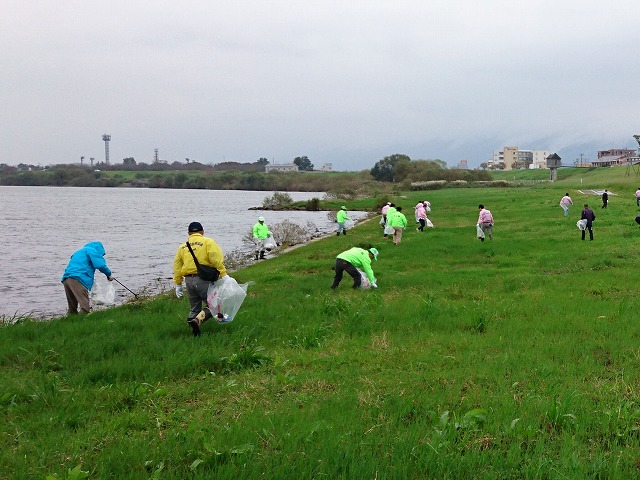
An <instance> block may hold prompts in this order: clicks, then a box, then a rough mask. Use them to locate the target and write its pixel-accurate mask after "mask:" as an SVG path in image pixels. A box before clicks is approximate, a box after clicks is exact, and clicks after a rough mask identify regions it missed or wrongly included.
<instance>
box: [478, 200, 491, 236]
mask: <svg viewBox="0 0 640 480" xmlns="http://www.w3.org/2000/svg"><path fill="white" fill-rule="evenodd" d="M478 210H480V213H479V215H478V226H479V227H480V229H481V230H482V233H484V235H485V237H486V236H487V235H489V240H493V215H492V214H491V211H489V210H487V209H486V208H484V205H483V204H480V205H478ZM480 241H482V242H484V237H482V238H481V239H480Z"/></svg>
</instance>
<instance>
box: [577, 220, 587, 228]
mask: <svg viewBox="0 0 640 480" xmlns="http://www.w3.org/2000/svg"><path fill="white" fill-rule="evenodd" d="M576 227H578V230H586V229H587V219H586V218H583V219H582V220H578V221H577V222H576Z"/></svg>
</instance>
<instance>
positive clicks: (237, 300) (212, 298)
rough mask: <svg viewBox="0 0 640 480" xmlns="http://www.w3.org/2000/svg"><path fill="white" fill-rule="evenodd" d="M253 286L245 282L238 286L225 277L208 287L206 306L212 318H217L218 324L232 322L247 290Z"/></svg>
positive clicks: (232, 279)
mask: <svg viewBox="0 0 640 480" xmlns="http://www.w3.org/2000/svg"><path fill="white" fill-rule="evenodd" d="M253 284H254V282H247V283H243V284H242V285H239V284H238V282H236V280H235V279H234V278H232V277H230V276H229V275H225V276H224V277H222V278H220V279H219V280H216V281H215V282H213V283H212V284H211V285H209V290H207V305H208V307H209V310H211V313H212V314H213V317H214V318H216V317H217V320H218V322H219V323H229V322H231V321H233V318H234V317H235V316H236V314H237V313H238V310H240V307H241V306H242V302H243V301H244V297H246V296H247V288H249V286H250V285H253Z"/></svg>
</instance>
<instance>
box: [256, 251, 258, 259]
mask: <svg viewBox="0 0 640 480" xmlns="http://www.w3.org/2000/svg"><path fill="white" fill-rule="evenodd" d="M256 260H258V252H256Z"/></svg>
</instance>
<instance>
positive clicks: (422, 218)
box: [416, 202, 427, 232]
mask: <svg viewBox="0 0 640 480" xmlns="http://www.w3.org/2000/svg"><path fill="white" fill-rule="evenodd" d="M416 218H417V219H418V223H419V224H420V226H419V227H418V231H419V232H424V226H425V225H426V223H427V209H426V208H425V205H424V203H422V202H420V203H419V204H418V205H416Z"/></svg>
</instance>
